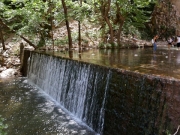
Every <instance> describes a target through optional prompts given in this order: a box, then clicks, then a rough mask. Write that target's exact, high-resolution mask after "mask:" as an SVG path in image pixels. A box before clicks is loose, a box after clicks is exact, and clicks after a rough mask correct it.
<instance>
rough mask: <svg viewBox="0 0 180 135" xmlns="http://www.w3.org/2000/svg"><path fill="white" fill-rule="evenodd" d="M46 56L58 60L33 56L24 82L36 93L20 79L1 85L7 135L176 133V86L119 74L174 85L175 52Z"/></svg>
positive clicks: (0, 112) (176, 70)
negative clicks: (31, 83)
mask: <svg viewBox="0 0 180 135" xmlns="http://www.w3.org/2000/svg"><path fill="white" fill-rule="evenodd" d="M43 53H44V52H43ZM46 53H47V54H53V55H56V56H58V57H60V58H58V57H53V56H47V55H43V54H42V55H41V54H34V55H33V57H32V59H31V60H32V61H31V62H33V64H32V65H31V67H30V71H29V75H28V77H29V80H30V81H31V82H33V83H34V84H35V85H37V86H38V89H37V88H34V87H32V85H29V84H27V83H25V82H24V79H18V80H10V81H9V80H7V81H4V82H3V80H1V82H0V99H1V101H2V102H1V103H0V115H2V116H1V117H3V118H5V120H3V125H4V127H7V126H8V127H7V129H5V130H4V131H5V132H6V133H7V134H8V135H16V134H17V135H61V134H62V135H71V134H72V135H74V134H75V135H81V134H82V135H94V134H96V133H95V132H93V131H92V130H91V129H90V128H89V127H91V128H92V129H94V130H95V131H96V132H98V133H100V134H104V135H109V134H113V135H116V134H117V135H119V134H132V133H134V132H135V131H136V133H137V132H138V133H139V134H144V133H149V134H157V133H158V132H159V133H160V132H161V131H163V132H164V131H165V132H166V131H168V132H170V133H173V131H174V128H176V127H177V124H176V123H179V115H178V114H179V113H180V110H179V109H178V108H179V104H180V102H179V95H180V94H179V91H177V90H178V88H179V83H178V82H173V81H172V82H171V81H167V80H161V79H159V78H147V77H146V76H136V75H134V74H133V75H132V74H129V72H127V73H128V74H126V72H123V70H127V71H134V72H136V73H140V74H147V75H154V76H159V77H164V78H167V79H170V80H171V79H172V80H174V79H177V80H178V79H180V76H179V75H180V74H179V72H180V70H179V68H180V62H179V57H180V51H179V50H176V48H172V49H170V50H168V49H167V48H166V47H161V48H160V47H159V48H158V49H157V51H156V52H152V48H145V49H142V48H139V49H122V50H87V51H83V52H82V53H79V52H78V51H73V53H72V54H69V53H68V52H66V51H64V52H54V53H52V52H46ZM64 57H66V58H64ZM71 58H73V59H74V60H75V61H72V60H71ZM80 61H82V62H80ZM89 63H92V64H89ZM93 64H95V65H93ZM110 67H111V68H115V69H120V72H118V70H112V69H110ZM163 81H164V82H163ZM132 82H133V83H132ZM28 83H29V81H28ZM34 84H33V85H34ZM39 88H40V89H42V90H44V91H45V92H46V93H47V94H48V95H50V96H51V97H52V98H53V99H52V98H51V97H49V96H48V95H46V94H45V93H44V92H43V91H41V90H40V89H39ZM167 93H168V94H167ZM175 93H176V94H175ZM166 94H167V95H166ZM174 94H175V95H174ZM169 95H171V96H169ZM55 100H56V101H57V102H56V101H55ZM166 102H167V103H166ZM59 104H61V105H62V106H63V107H65V108H66V109H67V110H69V111H70V112H71V113H72V114H69V112H67V111H65V109H64V108H63V107H62V106H60V105H59ZM164 106H165V107H164ZM61 108H63V109H61ZM157 108H159V109H157ZM169 112H171V113H169ZM161 114H163V115H161ZM157 116H158V119H157ZM79 119H80V120H81V121H83V122H84V123H86V124H87V125H88V126H89V127H87V126H86V125H83V123H82V122H81V121H80V120H79ZM76 120H77V122H76ZM0 122H1V121H0ZM172 122H174V123H175V124H174V125H175V126H172V125H171V123H172ZM157 123H158V124H157ZM156 125H160V127H156ZM0 131H1V130H0Z"/></svg>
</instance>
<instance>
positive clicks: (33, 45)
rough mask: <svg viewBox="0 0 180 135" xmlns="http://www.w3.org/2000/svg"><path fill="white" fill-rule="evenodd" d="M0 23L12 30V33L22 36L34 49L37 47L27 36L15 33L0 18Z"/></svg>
mask: <svg viewBox="0 0 180 135" xmlns="http://www.w3.org/2000/svg"><path fill="white" fill-rule="evenodd" d="M0 24H1V25H3V26H4V27H6V28H7V29H9V30H10V31H11V32H13V33H15V34H16V35H18V36H19V37H21V38H22V39H23V40H24V41H26V42H27V43H28V44H29V45H30V46H32V47H34V48H35V49H36V48H37V46H36V45H35V44H33V43H32V42H31V41H29V40H28V39H27V38H25V37H24V36H22V35H20V34H18V33H16V31H15V30H11V29H10V28H9V26H8V25H6V24H5V23H4V22H3V21H2V19H0Z"/></svg>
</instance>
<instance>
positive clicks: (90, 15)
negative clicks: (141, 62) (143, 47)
mask: <svg viewBox="0 0 180 135" xmlns="http://www.w3.org/2000/svg"><path fill="white" fill-rule="evenodd" d="M156 1H157V0H116V1H111V2H110V3H108V1H107V0H93V1H92V0H86V3H84V2H82V5H80V2H79V1H75V2H72V1H71V0H66V5H67V7H68V20H77V21H80V22H82V21H84V20H88V21H89V23H91V24H92V25H94V26H95V25H96V26H98V27H101V33H102V35H101V37H105V36H106V35H107V33H109V30H110V28H109V27H110V26H109V24H108V22H107V21H105V17H108V19H109V23H110V24H111V25H112V29H113V30H115V31H120V30H121V32H122V30H123V31H124V33H130V34H134V35H138V37H141V34H140V32H139V31H140V30H143V31H144V29H145V24H146V23H147V22H149V20H150V14H151V12H152V4H153V3H155V2H156ZM3 2H5V0H3ZM3 2H0V11H1V12H0V16H1V18H2V19H3V21H4V22H6V24H8V25H9V26H10V28H11V29H12V30H15V31H16V32H17V33H18V34H20V35H24V36H26V37H28V39H33V43H35V44H37V45H38V46H43V45H45V44H46V43H49V41H50V38H51V33H52V28H53V27H54V28H56V27H61V26H62V25H65V23H64V22H65V18H64V14H63V12H64V10H63V8H62V3H61V1H59V0H53V1H48V0H47V1H46V2H44V1H43V0H9V1H8V3H6V4H4V3H3ZM12 5H13V6H14V8H12V7H11V6H12ZM108 7H109V8H108ZM146 9H148V11H147V10H146ZM2 11H3V12H2ZM107 11H108V13H107V14H106V12H107ZM104 15H105V16H104ZM120 26H122V28H120ZM77 27H78V26H77ZM86 33H87V31H86V32H85V33H84V34H85V35H86ZM99 33H100V32H99ZM89 35H90V36H91V37H93V38H96V39H97V38H98V37H97V35H95V34H94V33H92V31H91V30H90V32H89ZM98 36H99V35H98ZM77 38H78V34H76V35H75V37H73V39H74V40H73V41H76V40H77ZM116 38H117V37H116ZM55 42H57V43H58V44H59V43H66V42H64V41H63V40H62V39H59V40H56V41H55ZM107 46H108V45H107Z"/></svg>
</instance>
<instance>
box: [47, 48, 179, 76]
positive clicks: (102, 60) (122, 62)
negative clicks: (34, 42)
mask: <svg viewBox="0 0 180 135" xmlns="http://www.w3.org/2000/svg"><path fill="white" fill-rule="evenodd" d="M46 53H48V54H52V53H51V52H46ZM54 55H57V56H62V57H68V58H69V53H68V52H65V51H64V52H54ZM79 56H81V57H79ZM71 58H73V59H74V60H79V61H81V60H82V61H86V62H89V63H94V64H98V65H103V66H108V67H113V68H121V69H126V70H131V71H135V72H139V73H143V74H154V75H157V76H163V77H168V78H176V79H180V51H179V50H177V49H176V48H171V49H168V48H167V47H158V48H157V50H156V51H155V52H153V50H152V48H138V49H121V50H116V49H115V50H110V49H104V50H85V51H83V52H82V53H81V54H80V53H79V52H78V51H73V55H72V54H71Z"/></svg>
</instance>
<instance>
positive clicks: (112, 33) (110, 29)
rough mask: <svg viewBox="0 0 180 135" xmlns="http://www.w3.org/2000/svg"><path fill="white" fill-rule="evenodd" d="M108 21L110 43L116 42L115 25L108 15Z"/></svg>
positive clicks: (106, 18)
mask: <svg viewBox="0 0 180 135" xmlns="http://www.w3.org/2000/svg"><path fill="white" fill-rule="evenodd" d="M105 20H106V23H107V25H108V27H109V34H110V43H111V44H112V43H114V32H113V27H112V24H111V23H110V21H109V19H108V17H105Z"/></svg>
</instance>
